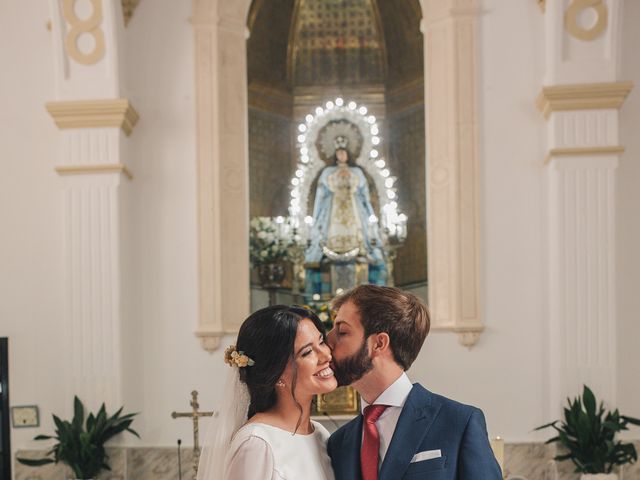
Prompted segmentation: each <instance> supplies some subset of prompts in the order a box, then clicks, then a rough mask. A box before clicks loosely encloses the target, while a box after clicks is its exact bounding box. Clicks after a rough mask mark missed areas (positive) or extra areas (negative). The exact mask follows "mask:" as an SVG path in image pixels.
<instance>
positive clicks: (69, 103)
mask: <svg viewBox="0 0 640 480" xmlns="http://www.w3.org/2000/svg"><path fill="white" fill-rule="evenodd" d="M45 107H46V108H47V111H48V112H49V114H51V116H52V117H53V120H54V122H55V123H56V125H57V126H58V128H60V129H65V128H87V127H89V128H91V127H119V128H122V130H123V131H124V133H125V134H126V135H127V136H129V135H131V132H132V131H133V127H134V126H135V124H136V123H137V121H138V119H139V118H140V116H139V115H138V112H137V111H136V109H135V108H133V105H131V102H130V101H129V100H127V99H126V98H114V99H111V100H65V101H60V102H47V103H46V104H45Z"/></svg>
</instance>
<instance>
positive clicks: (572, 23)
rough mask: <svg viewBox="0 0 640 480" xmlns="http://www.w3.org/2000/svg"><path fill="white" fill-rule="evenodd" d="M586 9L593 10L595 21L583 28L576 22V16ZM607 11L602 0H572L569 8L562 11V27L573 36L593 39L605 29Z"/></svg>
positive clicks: (607, 18)
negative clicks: (595, 15)
mask: <svg viewBox="0 0 640 480" xmlns="http://www.w3.org/2000/svg"><path fill="white" fill-rule="evenodd" d="M587 9H593V10H595V12H596V14H597V19H596V23H595V24H594V25H593V26H591V27H589V28H585V27H583V26H581V25H580V24H579V23H578V16H579V15H580V14H581V13H582V12H583V11H584V10H587ZM608 20H609V11H608V10H607V6H606V5H605V4H604V3H603V0H573V2H572V3H571V5H569V8H567V10H566V11H565V12H564V27H565V28H566V29H567V32H569V35H571V36H572V37H574V38H577V39H578V40H584V41H585V42H588V41H591V40H595V39H596V38H598V37H599V36H600V35H601V34H602V32H604V31H605V30H606V29H607V23H608Z"/></svg>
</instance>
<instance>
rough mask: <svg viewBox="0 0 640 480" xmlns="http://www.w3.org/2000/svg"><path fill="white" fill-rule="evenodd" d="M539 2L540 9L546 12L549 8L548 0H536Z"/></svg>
mask: <svg viewBox="0 0 640 480" xmlns="http://www.w3.org/2000/svg"><path fill="white" fill-rule="evenodd" d="M536 1H537V2H538V7H539V8H540V11H541V12H542V13H544V12H545V11H546V9H547V0H536Z"/></svg>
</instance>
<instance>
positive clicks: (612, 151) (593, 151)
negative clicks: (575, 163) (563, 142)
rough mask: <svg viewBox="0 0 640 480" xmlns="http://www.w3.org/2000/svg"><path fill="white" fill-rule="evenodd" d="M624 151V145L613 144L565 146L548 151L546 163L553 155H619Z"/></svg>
mask: <svg viewBox="0 0 640 480" xmlns="http://www.w3.org/2000/svg"><path fill="white" fill-rule="evenodd" d="M621 153H624V147H622V146H619V145H611V146H606V147H564V148H552V149H551V150H549V153H547V156H546V157H545V159H544V163H545V164H547V163H549V162H550V161H551V159H552V158H553V157H567V156H585V155H619V154H621Z"/></svg>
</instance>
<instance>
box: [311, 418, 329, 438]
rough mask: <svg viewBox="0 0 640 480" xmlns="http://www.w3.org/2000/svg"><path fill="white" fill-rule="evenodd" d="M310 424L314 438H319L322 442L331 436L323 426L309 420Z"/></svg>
mask: <svg viewBox="0 0 640 480" xmlns="http://www.w3.org/2000/svg"><path fill="white" fill-rule="evenodd" d="M311 423H312V424H313V429H314V432H315V434H316V436H318V437H320V438H321V439H322V440H328V439H329V437H330V436H331V434H330V433H329V430H327V429H326V428H325V426H324V425H322V424H321V423H320V422H316V421H315V420H311Z"/></svg>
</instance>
